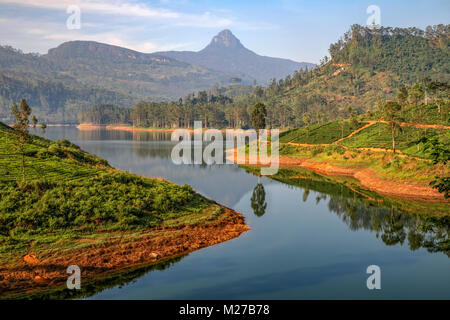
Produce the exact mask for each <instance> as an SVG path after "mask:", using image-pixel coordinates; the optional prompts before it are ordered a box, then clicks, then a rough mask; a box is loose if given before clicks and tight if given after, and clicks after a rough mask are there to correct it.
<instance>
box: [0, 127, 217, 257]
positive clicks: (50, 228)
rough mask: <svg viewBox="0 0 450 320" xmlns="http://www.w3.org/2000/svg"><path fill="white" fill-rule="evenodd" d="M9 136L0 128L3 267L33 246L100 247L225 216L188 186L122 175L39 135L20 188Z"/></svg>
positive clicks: (75, 149)
mask: <svg viewBox="0 0 450 320" xmlns="http://www.w3.org/2000/svg"><path fill="white" fill-rule="evenodd" d="M14 139H15V136H14V134H13V131H12V130H11V129H10V128H9V127H7V126H5V125H3V124H1V123H0V163H1V164H2V166H1V167H0V170H1V172H0V173H1V174H0V257H1V259H0V264H1V263H2V262H11V261H14V259H19V258H20V259H21V257H22V256H23V255H24V254H26V253H27V252H28V250H29V245H30V243H31V244H33V246H34V245H37V246H38V247H39V248H41V249H42V250H44V251H45V250H47V251H48V250H50V251H51V250H54V249H57V250H62V249H63V248H64V249H70V248H71V247H72V246H74V245H75V246H78V247H79V246H83V245H89V244H92V242H87V243H80V242H77V241H75V242H74V241H72V240H73V239H79V238H86V237H87V238H89V239H91V240H92V241H100V242H101V241H103V240H104V239H109V238H111V237H114V236H115V235H117V233H119V234H121V235H122V236H123V235H124V234H126V236H132V237H133V236H136V234H139V233H142V232H145V231H146V230H148V228H153V227H160V226H170V227H177V226H183V225H204V224H208V223H210V222H211V221H214V220H215V219H216V217H217V216H218V215H220V214H221V212H222V208H221V207H220V206H218V205H217V204H215V203H213V202H212V201H210V200H208V199H205V198H204V197H202V196H200V195H199V194H197V193H196V192H195V191H194V190H193V189H192V188H191V187H189V186H182V187H180V186H177V185H174V184H172V183H169V182H166V181H162V180H159V179H150V178H143V177H139V176H135V175H132V174H129V173H125V172H119V171H117V170H114V169H112V168H111V167H109V165H108V164H107V162H106V161H105V160H103V159H100V158H98V157H96V156H93V155H90V154H88V153H86V152H83V151H82V150H80V149H79V148H78V147H77V146H75V145H73V144H70V143H69V142H68V141H61V142H59V143H55V142H51V141H49V140H46V139H42V138H39V137H36V136H34V137H33V140H32V141H31V142H30V143H29V144H28V145H27V148H26V152H27V157H26V172H27V174H26V176H27V182H26V183H25V184H24V185H23V186H21V187H20V188H19V187H18V183H17V182H16V181H15V180H16V179H18V178H19V177H20V162H19V161H20V157H19V156H18V155H15V154H14V149H13V144H12V142H13V141H14ZM37 254H39V252H37ZM40 254H45V252H43V251H41V252H40Z"/></svg>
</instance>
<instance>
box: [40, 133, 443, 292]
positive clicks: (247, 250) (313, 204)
mask: <svg viewBox="0 0 450 320" xmlns="http://www.w3.org/2000/svg"><path fill="white" fill-rule="evenodd" d="M46 137H47V138H50V139H53V140H55V139H69V140H71V141H72V142H74V143H76V144H78V145H79V146H81V147H82V148H83V149H84V150H86V151H88V152H91V153H93V154H96V155H98V156H100V157H103V158H105V159H107V160H108V161H109V163H110V164H111V165H112V166H114V167H116V168H119V169H122V170H128V171H130V172H133V173H136V174H140V175H143V176H155V177H163V178H165V179H167V180H170V181H173V182H175V183H177V184H185V183H186V184H189V185H191V186H193V187H194V188H195V190H197V192H199V193H201V194H202V195H204V196H206V197H208V198H211V199H214V200H215V201H217V202H218V203H221V204H223V205H226V206H228V207H230V208H233V209H234V210H236V211H238V212H241V213H242V214H243V215H244V216H245V219H246V221H247V223H248V225H249V226H250V228H251V230H250V231H249V232H246V233H244V234H242V235H241V236H240V237H238V238H236V239H233V240H231V241H228V242H225V243H222V244H219V245H215V246H212V247H208V248H205V249H201V250H199V251H196V252H193V253H190V254H188V255H186V256H184V257H182V258H180V259H176V261H174V262H173V263H171V264H170V265H164V266H161V267H159V268H157V269H159V270H148V269H147V270H145V269H144V270H138V271H137V272H135V273H134V274H132V275H130V276H129V278H126V279H125V280H122V281H119V282H117V283H120V284H117V285H114V282H113V284H112V285H111V284H109V285H108V286H104V287H101V286H99V288H98V289H94V290H93V291H92V292H91V293H90V294H89V298H92V299H416V298H420V299H428V298H433V299H450V259H449V257H448V254H449V240H448V235H449V226H448V223H443V224H442V223H435V224H433V223H431V224H430V223H428V224H427V228H425V227H424V226H423V224H424V223H423V221H422V220H421V219H419V218H416V217H415V216H414V215H405V214H402V213H400V212H398V210H395V208H390V209H386V208H375V207H368V206H366V205H365V204H363V203H362V202H361V201H360V200H359V199H358V197H356V195H353V196H352V195H351V194H350V196H349V193H348V190H347V191H346V192H342V195H340V194H339V192H336V187H334V189H333V188H331V187H330V188H328V189H330V190H334V191H333V192H331V191H330V192H324V191H322V192H318V191H315V190H328V189H327V188H326V186H323V185H322V186H319V187H317V185H311V186H303V187H300V186H291V185H287V184H284V183H281V182H277V181H274V180H270V179H267V178H262V179H261V183H262V186H263V187H262V188H261V187H258V188H256V187H257V185H258V178H257V177H256V176H254V175H252V174H249V173H247V172H246V171H245V170H243V169H241V168H239V167H238V166H236V165H221V166H218V165H217V166H206V165H195V166H188V165H175V164H173V163H172V161H171V159H170V154H171V150H172V148H173V146H174V143H173V142H171V141H170V134H167V133H148V132H141V133H131V132H120V131H106V130H93V131H79V130H78V129H76V128H74V127H50V128H48V130H47V133H46ZM304 185H307V181H306V182H304ZM254 192H259V194H260V195H261V194H264V193H265V198H264V197H260V201H259V202H258V201H256V203H255V201H253V206H252V194H253V193H254ZM264 205H266V207H265V210H264ZM254 209H255V210H254ZM447 222H448V220H447ZM417 230H422V232H418V231H417ZM424 230H425V231H424ZM418 243H419V245H417V244H418ZM413 249H414V250H413ZM370 265H378V266H379V267H380V269H381V290H368V288H367V285H366V281H367V278H368V277H369V276H370V275H369V274H367V273H366V269H367V267H368V266H370Z"/></svg>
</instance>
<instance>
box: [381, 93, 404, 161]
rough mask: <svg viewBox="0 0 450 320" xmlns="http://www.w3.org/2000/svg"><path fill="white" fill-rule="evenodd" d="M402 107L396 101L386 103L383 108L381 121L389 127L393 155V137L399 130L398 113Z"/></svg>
mask: <svg viewBox="0 0 450 320" xmlns="http://www.w3.org/2000/svg"><path fill="white" fill-rule="evenodd" d="M401 109H402V106H401V105H400V104H399V103H398V102H396V101H388V102H386V103H385V104H384V106H383V109H382V111H383V114H382V117H383V120H385V121H387V123H388V124H389V126H390V127H391V135H392V150H393V151H394V154H395V135H396V131H397V130H399V129H400V130H401V127H400V124H399V123H400V121H401V120H402V118H401V117H400V111H401Z"/></svg>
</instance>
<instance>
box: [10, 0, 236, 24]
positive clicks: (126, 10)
mask: <svg viewBox="0 0 450 320" xmlns="http://www.w3.org/2000/svg"><path fill="white" fill-rule="evenodd" d="M2 2H3V3H10V4H16V5H20V6H26V7H35V8H42V9H52V10H66V9H67V7H68V6H70V5H77V6H79V7H80V10H81V13H82V14H83V13H95V14H100V15H116V16H128V17H135V18H151V19H154V20H161V21H163V20H164V21H166V22H168V23H173V24H174V25H176V26H193V27H205V28H218V27H227V26H230V25H231V24H232V23H233V21H232V20H230V19H228V18H221V17H217V16H215V15H213V14H211V13H209V12H205V13H202V14H189V13H181V12H176V11H172V10H167V9H160V8H151V7H149V6H147V5H145V4H141V3H138V2H130V1H123V0H118V1H105V0H78V1H74V0H38V1H36V0H2Z"/></svg>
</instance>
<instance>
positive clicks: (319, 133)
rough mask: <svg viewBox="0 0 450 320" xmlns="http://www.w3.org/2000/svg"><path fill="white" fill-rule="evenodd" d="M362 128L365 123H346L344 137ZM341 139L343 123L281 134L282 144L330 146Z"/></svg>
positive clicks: (304, 128)
mask: <svg viewBox="0 0 450 320" xmlns="http://www.w3.org/2000/svg"><path fill="white" fill-rule="evenodd" d="M362 126H364V123H358V124H357V125H356V126H351V125H350V124H348V123H346V124H345V125H344V132H343V136H344V137H346V136H348V135H349V134H350V133H352V132H353V131H354V130H356V129H358V128H361V127H362ZM341 137H342V127H341V122H340V121H333V122H327V123H324V124H315V125H312V126H308V127H302V128H299V129H293V130H289V131H286V132H283V133H281V134H280V142H282V143H283V142H284V143H287V142H293V143H306V144H329V143H333V142H335V141H337V140H339V139H340V138H341Z"/></svg>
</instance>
